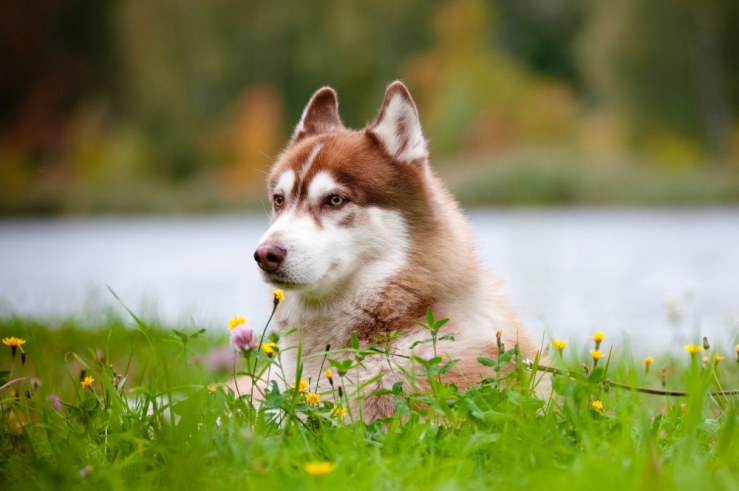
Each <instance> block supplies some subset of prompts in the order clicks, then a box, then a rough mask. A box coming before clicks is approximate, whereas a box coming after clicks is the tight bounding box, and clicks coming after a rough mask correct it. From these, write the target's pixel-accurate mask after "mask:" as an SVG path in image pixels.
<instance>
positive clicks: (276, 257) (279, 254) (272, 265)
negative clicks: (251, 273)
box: [254, 242, 287, 272]
mask: <svg viewBox="0 0 739 491" xmlns="http://www.w3.org/2000/svg"><path fill="white" fill-rule="evenodd" d="M285 256H287V251H286V250H285V249H283V248H282V247H280V246H278V245H276V244H270V243H269V242H268V243H266V244H262V245H260V246H259V247H257V250H256V252H254V260H255V261H256V262H257V264H258V265H259V267H260V268H262V269H263V270H264V271H267V272H272V271H276V270H277V268H279V267H280V265H281V264H282V263H283V261H285Z"/></svg>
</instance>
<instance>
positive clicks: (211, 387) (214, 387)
mask: <svg viewBox="0 0 739 491" xmlns="http://www.w3.org/2000/svg"><path fill="white" fill-rule="evenodd" d="M217 388H218V386H217V385H215V384H211V385H209V386H208V392H215V391H216V389H217Z"/></svg>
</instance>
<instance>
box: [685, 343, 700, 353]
mask: <svg viewBox="0 0 739 491" xmlns="http://www.w3.org/2000/svg"><path fill="white" fill-rule="evenodd" d="M685 351H687V352H688V353H690V354H691V355H695V354H696V353H700V352H701V351H703V346H696V345H694V344H686V345H685Z"/></svg>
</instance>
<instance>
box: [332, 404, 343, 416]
mask: <svg viewBox="0 0 739 491" xmlns="http://www.w3.org/2000/svg"><path fill="white" fill-rule="evenodd" d="M331 416H336V417H337V418H339V419H341V418H343V417H344V416H346V408H345V407H343V406H334V408H333V409H332V410H331Z"/></svg>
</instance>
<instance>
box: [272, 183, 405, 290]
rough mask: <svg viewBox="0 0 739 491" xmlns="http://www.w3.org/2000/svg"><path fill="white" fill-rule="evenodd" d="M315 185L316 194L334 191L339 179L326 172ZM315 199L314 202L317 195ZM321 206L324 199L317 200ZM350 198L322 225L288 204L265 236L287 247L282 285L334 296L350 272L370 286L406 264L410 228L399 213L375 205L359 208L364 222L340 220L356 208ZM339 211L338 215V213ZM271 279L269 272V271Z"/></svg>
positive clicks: (359, 216)
mask: <svg viewBox="0 0 739 491" xmlns="http://www.w3.org/2000/svg"><path fill="white" fill-rule="evenodd" d="M316 178H317V179H316V180H313V181H312V182H311V184H310V185H309V189H310V194H311V196H313V197H315V196H323V193H324V192H330V190H331V189H332V187H331V184H332V183H333V179H332V178H331V177H330V176H329V175H328V174H327V173H325V172H321V173H319V174H317V175H316ZM311 201H314V200H313V199H312V200H311ZM313 206H320V203H315V202H314V203H313ZM353 206H354V205H353V204H351V203H349V204H347V205H346V206H345V207H343V208H342V209H341V210H336V211H332V212H329V216H327V217H325V219H323V220H322V222H321V226H319V225H318V223H316V220H315V218H314V217H313V216H311V215H310V214H307V213H305V212H304V210H303V209H302V208H298V207H296V206H294V207H290V208H289V209H285V210H284V211H283V212H282V213H280V215H279V216H278V218H277V220H276V221H275V222H274V223H273V225H272V226H271V227H270V228H269V230H268V231H267V233H266V234H265V235H264V236H263V237H262V240H261V241H260V243H265V242H273V243H277V244H278V245H279V246H280V247H282V248H284V249H285V250H286V251H287V256H286V259H285V262H284V264H283V265H282V267H281V268H280V276H279V277H278V278H276V279H277V281H276V284H277V285H278V286H280V282H283V283H286V284H288V285H290V286H292V287H294V288H296V289H298V290H301V291H302V292H303V293H306V294H308V295H310V296H315V297H322V298H323V297H328V298H330V297H331V296H332V293H334V292H335V291H336V288H339V287H341V286H342V284H344V283H345V282H346V281H347V279H348V278H349V277H354V278H357V281H358V282H359V278H362V281H361V282H359V283H360V284H362V283H364V286H365V287H369V286H371V285H373V284H381V283H383V282H384V281H387V279H388V278H389V277H390V276H392V275H393V274H395V273H397V272H398V271H400V270H401V269H402V267H403V266H404V265H405V262H406V256H407V251H408V247H409V244H408V241H409V238H408V232H407V226H406V223H405V220H404V219H403V217H402V215H401V214H400V213H399V212H396V211H391V210H386V209H381V208H376V207H369V208H364V209H358V207H357V209H355V210H353V211H354V212H355V213H357V215H358V218H357V219H359V220H362V226H361V227H341V226H338V225H337V224H336V222H338V221H339V220H340V218H341V216H343V215H342V214H343V213H350V212H352V207H353ZM334 215H335V216H334ZM265 279H267V280H268V281H270V280H271V278H270V277H269V276H265Z"/></svg>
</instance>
